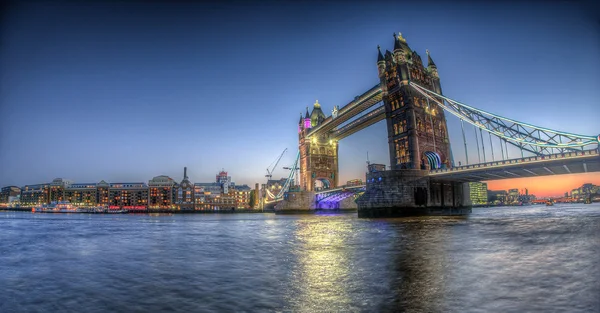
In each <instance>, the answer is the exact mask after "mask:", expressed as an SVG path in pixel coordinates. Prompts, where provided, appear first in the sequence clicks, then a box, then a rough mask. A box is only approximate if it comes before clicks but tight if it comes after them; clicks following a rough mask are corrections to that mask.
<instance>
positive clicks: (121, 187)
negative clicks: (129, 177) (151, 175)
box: [108, 183, 148, 209]
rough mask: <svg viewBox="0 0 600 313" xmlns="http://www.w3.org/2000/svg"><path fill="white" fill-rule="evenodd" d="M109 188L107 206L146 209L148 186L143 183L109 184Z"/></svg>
mask: <svg viewBox="0 0 600 313" xmlns="http://www.w3.org/2000/svg"><path fill="white" fill-rule="evenodd" d="M109 188H110V189H109V197H108V198H109V206H112V207H119V208H125V209H131V208H132V207H148V185H146V184H145V183H111V184H110V186H109Z"/></svg>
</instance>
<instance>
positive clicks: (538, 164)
mask: <svg viewBox="0 0 600 313" xmlns="http://www.w3.org/2000/svg"><path fill="white" fill-rule="evenodd" d="M588 172H600V154H599V152H598V148H596V149H594V150H586V151H577V152H565V153H557V154H551V155H544V156H532V157H524V158H518V159H512V160H504V161H494V162H487V163H481V164H472V165H464V166H459V167H453V168H449V169H448V168H447V169H435V170H432V171H431V172H430V173H429V176H430V177H432V178H435V179H436V180H441V181H459V182H478V181H486V180H499V179H508V178H523V177H538V176H547V175H564V174H579V173H588Z"/></svg>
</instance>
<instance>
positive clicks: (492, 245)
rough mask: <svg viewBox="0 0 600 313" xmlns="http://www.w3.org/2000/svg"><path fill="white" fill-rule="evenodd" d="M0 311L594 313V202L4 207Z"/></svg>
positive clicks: (0, 216) (599, 242)
mask: <svg viewBox="0 0 600 313" xmlns="http://www.w3.org/2000/svg"><path fill="white" fill-rule="evenodd" d="M0 289H1V291H2V292H0V312H32V311H44V312H45V311H74V312H135V311H139V312H148V311H176V312H190V311H194V312H197V311H214V312H222V311H236V312H257V311H281V312H323V311H325V312H600V297H598V295H600V204H592V205H574V204H571V205H555V206H553V207H545V206H531V207H518V208H483V209H475V210H474V212H473V214H472V215H471V216H469V217H468V218H439V217H429V218H403V219H357V218H356V217H355V214H341V215H335V214H333V215H318V216H309V215H304V216H302V215H296V216H275V215H270V214H264V215H263V214H224V215H206V214H198V215H156V216H148V215H119V216H108V215H85V214H31V213H21V212H0Z"/></svg>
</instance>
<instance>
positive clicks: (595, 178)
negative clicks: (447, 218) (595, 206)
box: [487, 173, 600, 198]
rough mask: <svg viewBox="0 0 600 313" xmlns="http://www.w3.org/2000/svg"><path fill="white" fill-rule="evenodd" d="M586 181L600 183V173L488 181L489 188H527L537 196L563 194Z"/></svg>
mask: <svg viewBox="0 0 600 313" xmlns="http://www.w3.org/2000/svg"><path fill="white" fill-rule="evenodd" d="M585 183H591V184H594V185H600V173H585V174H570V175H560V176H542V177H531V178H516V179H504V180H493V181H488V182H487V184H488V189H489V190H508V189H514V188H518V189H519V190H522V189H525V188H527V190H528V191H529V194H534V195H535V196H536V197H538V198H541V197H555V196H563V195H564V194H565V192H567V191H568V192H569V193H570V192H571V190H572V189H575V188H578V187H581V185H583V184H585Z"/></svg>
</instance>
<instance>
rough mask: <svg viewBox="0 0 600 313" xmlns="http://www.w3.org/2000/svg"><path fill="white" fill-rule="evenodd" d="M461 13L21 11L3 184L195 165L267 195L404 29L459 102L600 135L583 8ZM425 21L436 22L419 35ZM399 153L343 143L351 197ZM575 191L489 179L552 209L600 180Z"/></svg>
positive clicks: (11, 45)
mask: <svg viewBox="0 0 600 313" xmlns="http://www.w3.org/2000/svg"><path fill="white" fill-rule="evenodd" d="M453 8H455V9H456V12H455V14H457V15H458V16H462V15H465V16H464V17H465V18H464V19H462V20H461V19H456V18H450V17H448V16H447V15H445V14H444V12H445V11H444V7H443V6H439V7H436V8H431V9H430V10H427V12H424V11H423V10H422V9H420V10H417V8H416V7H411V6H407V5H402V6H393V5H392V6H391V7H390V9H389V10H387V11H386V12H381V10H380V9H379V7H378V6H377V5H362V6H359V5H358V4H357V5H356V6H355V7H354V10H349V11H346V12H343V13H342V14H334V12H335V7H329V6H321V7H319V9H318V10H315V9H311V7H308V6H302V5H289V6H288V5H286V7H283V6H276V5H271V6H269V5H265V6H264V7H262V8H261V10H260V12H258V11H259V10H256V11H253V10H251V11H249V12H244V10H247V9H249V8H248V7H244V6H243V5H241V4H240V5H232V4H229V5H227V4H225V5H217V4H215V5H192V4H189V3H183V4H182V3H178V4H176V5H169V4H166V3H152V4H149V5H147V6H140V5H139V4H138V5H134V4H132V3H124V4H112V3H110V4H109V3H106V4H102V3H94V4H89V5H88V4H85V5H84V4H74V3H70V4H62V5H61V6H58V5H56V6H54V5H49V4H40V3H38V4H35V5H34V4H29V5H14V6H13V7H11V8H10V9H11V12H12V13H13V14H10V15H9V16H8V17H7V18H5V19H4V21H3V23H4V25H5V27H3V40H4V42H5V43H7V44H6V45H3V46H2V48H0V49H1V50H0V51H1V56H2V58H1V59H0V62H1V66H0V68H2V72H1V73H2V74H3V75H2V77H1V78H0V79H1V82H2V83H1V85H2V86H3V92H2V95H1V97H2V98H1V99H2V100H1V103H0V104H1V106H0V113H1V114H0V163H1V164H3V171H2V173H0V184H1V185H2V186H6V185H17V186H23V185H25V184H37V183H43V182H49V181H51V180H52V179H53V178H56V177H62V178H68V179H71V180H74V181H81V182H87V181H92V182H95V181H99V179H96V180H94V177H97V178H100V179H104V180H107V181H146V180H148V179H150V178H152V177H154V176H158V175H167V176H170V177H178V175H180V174H179V172H180V168H183V167H184V166H187V167H188V169H189V175H188V176H189V177H190V180H192V181H210V177H211V176H212V175H213V173H214V172H215V171H218V170H220V169H222V168H225V169H226V170H227V171H229V172H230V173H232V174H234V173H235V174H234V175H235V176H237V177H239V179H236V180H237V181H236V183H240V184H248V185H253V184H254V183H256V182H258V183H261V184H262V183H264V182H265V181H266V179H265V178H264V175H265V174H266V171H265V169H266V168H267V166H268V165H269V164H270V163H271V162H272V161H273V160H274V159H276V157H277V156H278V155H279V154H280V153H281V151H282V150H283V149H284V148H288V150H289V151H288V153H287V154H286V155H285V156H284V158H283V159H282V162H281V164H280V166H279V170H278V171H276V172H275V173H274V176H273V177H274V178H275V177H277V178H278V177H285V176H287V175H286V174H287V173H286V172H285V171H284V170H282V169H281V167H282V166H287V165H290V164H291V163H292V162H293V157H294V156H295V151H296V150H297V144H298V143H297V132H296V129H297V120H298V114H299V113H300V112H304V110H305V108H306V107H307V106H308V107H312V104H313V103H314V102H315V100H316V99H318V100H319V103H321V104H322V107H323V111H324V112H325V113H326V114H327V115H329V114H330V112H331V109H332V108H333V106H334V105H338V106H343V105H345V104H346V103H348V102H349V101H351V100H352V99H353V97H354V96H355V95H358V94H360V93H362V92H364V91H365V90H366V89H367V88H370V87H371V86H372V85H373V84H374V83H376V82H377V80H378V79H377V68H376V65H375V62H376V56H377V50H376V47H377V45H378V44H379V45H381V47H382V49H391V48H392V47H391V46H392V44H393V42H392V36H391V35H392V32H399V31H401V32H402V33H403V35H404V37H405V38H406V39H407V41H408V42H409V43H410V46H411V48H413V49H414V50H416V51H417V52H418V53H419V54H421V55H425V49H429V50H430V51H431V55H432V57H433V58H434V59H435V61H436V64H437V66H438V69H439V73H440V78H441V85H442V88H443V90H444V93H445V94H447V95H448V96H450V97H452V98H454V99H457V100H460V101H463V102H465V103H468V104H470V105H473V106H475V107H478V108H481V109H484V110H487V111H490V112H494V113H497V114H500V115H503V116H508V117H510V118H514V119H516V120H520V121H526V122H528V123H531V124H534V125H539V126H545V127H549V128H553V129H558V130H564V131H569V132H573V133H582V134H586V135H594V134H596V133H598V132H599V129H598V128H597V126H596V125H597V124H596V123H595V117H594V115H593V114H585V113H586V112H588V111H591V110H592V109H593V108H594V106H595V105H596V104H597V100H596V99H598V96H599V93H600V92H599V91H598V90H597V89H596V88H594V86H598V85H599V84H598V83H599V82H600V76H599V75H600V74H599V73H597V71H595V70H594V69H596V68H599V67H600V66H598V65H600V62H599V61H598V59H597V58H596V56H597V55H598V54H599V53H600V45H599V44H598V42H599V41H598V40H594V39H597V36H598V33H597V32H596V33H594V28H593V25H592V24H591V23H593V21H590V20H589V19H586V18H585V16H584V13H583V11H582V9H583V8H581V7H577V6H573V5H570V6H565V5H558V4H554V3H553V4H549V5H548V6H547V7H546V9H543V10H540V11H539V16H536V17H531V16H529V15H527V14H525V13H521V12H520V11H519V10H518V5H511V7H510V8H509V7H508V6H502V5H496V7H495V8H496V10H494V12H491V10H487V9H489V8H488V7H483V6H480V7H478V6H476V5H469V8H467V7H466V6H463V7H461V6H460V5H459V6H453ZM484 9H486V10H484ZM230 11H231V14H230V15H228V17H227V18H226V19H220V18H217V17H211V16H213V15H214V16H218V15H219V14H225V13H226V12H230ZM473 11H477V12H479V11H481V12H480V13H481V14H473ZM400 12H401V13H402V14H401V15H398V14H399V13H400ZM508 12H511V13H514V16H513V17H514V19H513V21H512V23H511V24H509V25H506V24H505V20H504V17H503V14H505V13H508ZM246 13H247V14H246ZM274 13H278V14H274ZM467 13H468V16H466V15H467ZM424 14H426V16H427V17H428V18H427V20H428V21H430V20H435V21H437V22H428V24H422V23H421V21H420V20H421V19H422V16H423V15H424ZM363 15H364V16H366V17H367V18H365V19H364V20H359V21H357V18H356V17H358V16H363ZM398 16H400V17H402V18H400V19H399V18H398ZM431 17H435V18H431ZM344 20H351V21H352V22H344ZM457 20H461V22H457ZM106 21H110V23H108V24H106V23H105V22H106ZM156 21H160V23H156ZM253 21H261V22H260V23H253ZM484 21H485V22H486V23H485V24H484V23H483V22H484ZM48 25H50V26H48ZM275 26H278V27H277V28H276V29H275ZM590 26H591V27H590ZM213 28H218V29H219V32H218V33H215V32H211V31H210V30H211V29H213ZM596 30H597V28H596ZM20 38H22V39H23V40H18V39H20ZM532 38H535V39H532ZM556 41H561V44H560V45H557V44H556ZM567 59H569V62H567V61H565V60H567ZM556 75H560V76H565V77H577V79H556V78H555V76H556ZM573 90H575V91H576V92H573ZM505 103H506V104H505ZM564 103H568V104H569V110H564V109H560V108H559V106H560V105H561V104H564ZM448 127H449V131H450V141H451V144H452V147H453V154H454V159H455V162H458V161H462V162H463V163H465V161H466V160H465V157H464V150H463V147H462V140H461V139H462V138H461V136H460V123H459V122H458V121H457V120H456V119H454V118H453V117H448ZM470 135H472V134H470ZM467 136H469V134H467ZM473 140H474V136H472V137H468V138H467V141H468V143H469V144H470V145H471V146H469V156H470V161H471V163H474V162H473V160H475V159H474V156H476V151H475V150H473V149H474V147H472V143H473ZM386 141H387V138H386V131H385V122H380V123H378V124H376V125H374V126H372V127H370V128H369V129H365V130H363V131H361V132H359V133H357V134H355V135H353V136H351V137H349V138H346V139H344V140H343V141H341V142H340V145H339V147H340V148H339V155H340V156H339V163H340V183H343V182H345V181H347V180H351V179H354V178H364V172H365V171H366V170H365V165H366V164H365V161H366V153H367V152H368V153H369V158H370V161H371V162H374V163H383V164H387V165H389V164H388V163H389V160H388V151H387V142H386ZM497 151H498V150H497ZM486 152H487V153H488V155H487V157H488V158H489V159H491V155H490V154H489V153H490V152H489V151H486ZM510 152H511V155H512V156H517V155H518V154H519V153H518V152H517V151H516V150H511V151H510ZM496 157H497V156H496ZM571 176H572V175H562V176H555V177H552V176H547V177H542V178H538V179H531V178H530V179H516V180H505V181H488V189H502V187H500V186H505V185H506V186H508V185H510V186H512V187H511V188H519V189H522V188H528V189H529V190H530V192H531V193H535V194H539V195H540V196H546V195H560V194H561V193H564V190H563V189H564V188H562V187H560V186H563V184H566V182H567V181H572V182H573V184H574V185H577V184H579V185H581V184H582V183H584V182H589V183H594V184H600V175H598V174H597V173H590V174H584V175H577V176H573V177H571ZM575 181H578V182H579V181H580V182H581V183H575ZM549 185H551V186H549ZM507 189H510V188H507ZM534 190H536V191H534Z"/></svg>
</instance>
